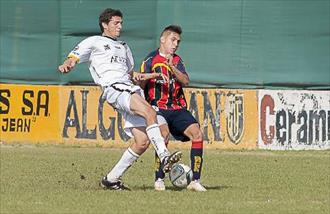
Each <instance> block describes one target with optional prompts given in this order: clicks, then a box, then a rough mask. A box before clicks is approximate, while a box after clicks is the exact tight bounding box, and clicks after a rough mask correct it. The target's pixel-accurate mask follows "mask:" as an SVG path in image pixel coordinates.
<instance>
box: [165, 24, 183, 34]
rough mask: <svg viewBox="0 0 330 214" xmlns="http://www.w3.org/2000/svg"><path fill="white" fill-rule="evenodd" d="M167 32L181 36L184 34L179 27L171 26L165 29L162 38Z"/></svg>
mask: <svg viewBox="0 0 330 214" xmlns="http://www.w3.org/2000/svg"><path fill="white" fill-rule="evenodd" d="M167 31H170V32H174V33H177V34H179V35H181V33H182V29H181V27H180V26H179V25H169V26H167V27H166V28H164V30H163V31H162V33H161V34H160V36H163V34H164V33H165V32H167Z"/></svg>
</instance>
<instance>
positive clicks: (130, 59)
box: [124, 44, 134, 72]
mask: <svg viewBox="0 0 330 214" xmlns="http://www.w3.org/2000/svg"><path fill="white" fill-rule="evenodd" d="M124 46H125V48H126V56H127V61H126V65H127V68H128V71H129V72H130V71H132V70H133V68H134V58H133V54H132V51H131V49H130V48H129V46H128V45H127V44H125V45H124Z"/></svg>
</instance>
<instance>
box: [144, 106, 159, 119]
mask: <svg viewBox="0 0 330 214" xmlns="http://www.w3.org/2000/svg"><path fill="white" fill-rule="evenodd" d="M145 117H146V118H145V119H146V120H147V121H155V122H156V121H157V113H156V111H155V109H153V108H152V107H150V108H147V110H146V112H145Z"/></svg>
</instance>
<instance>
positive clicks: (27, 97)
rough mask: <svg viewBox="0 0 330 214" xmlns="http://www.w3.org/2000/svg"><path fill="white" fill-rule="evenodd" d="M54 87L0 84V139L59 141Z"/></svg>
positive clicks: (55, 87)
mask: <svg viewBox="0 0 330 214" xmlns="http://www.w3.org/2000/svg"><path fill="white" fill-rule="evenodd" d="M58 91H59V90H58V86H46V85H14V84H0V122H1V141H4V142H20V143H24V142H29V143H38V142H59V141H60V140H61V138H60V135H59V131H60V126H59V119H60V118H59V110H60V103H59V95H58Z"/></svg>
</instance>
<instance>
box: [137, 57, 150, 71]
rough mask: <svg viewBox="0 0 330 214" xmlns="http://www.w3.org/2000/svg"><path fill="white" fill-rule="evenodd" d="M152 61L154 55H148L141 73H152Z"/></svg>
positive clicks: (142, 65)
mask: <svg viewBox="0 0 330 214" xmlns="http://www.w3.org/2000/svg"><path fill="white" fill-rule="evenodd" d="M151 63H152V57H147V58H146V59H145V60H143V62H142V64H141V68H140V72H141V73H151Z"/></svg>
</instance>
